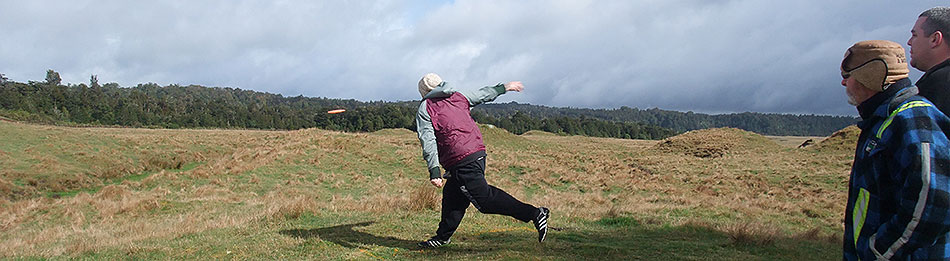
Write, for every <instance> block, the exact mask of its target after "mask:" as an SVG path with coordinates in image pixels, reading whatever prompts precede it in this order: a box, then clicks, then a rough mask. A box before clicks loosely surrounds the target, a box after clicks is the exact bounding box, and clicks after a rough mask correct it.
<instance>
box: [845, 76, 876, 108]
mask: <svg viewBox="0 0 950 261" xmlns="http://www.w3.org/2000/svg"><path fill="white" fill-rule="evenodd" d="M841 85H842V86H844V92H845V94H847V95H848V104H851V105H852V106H858V104H861V103H862V102H864V101H865V100H867V99H868V98H871V96H874V93H873V92H872V91H871V90H868V89H867V88H864V86H862V85H861V83H859V82H858V80H856V79H855V78H854V77H846V78H844V79H841Z"/></svg>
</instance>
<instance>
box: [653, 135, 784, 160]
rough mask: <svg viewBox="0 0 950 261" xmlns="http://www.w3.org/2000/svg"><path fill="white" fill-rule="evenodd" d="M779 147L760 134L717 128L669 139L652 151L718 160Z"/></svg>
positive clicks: (661, 142) (658, 144)
mask: <svg viewBox="0 0 950 261" xmlns="http://www.w3.org/2000/svg"><path fill="white" fill-rule="evenodd" d="M777 146H778V144H776V143H775V142H774V141H772V140H769V139H768V138H766V137H765V136H762V135H759V134H755V133H752V132H748V131H744V130H740V129H735V128H717V129H704V130H695V131H689V132H686V133H683V134H680V135H676V136H673V137H669V138H666V139H664V140H662V141H660V142H659V143H657V144H656V145H655V146H654V147H653V148H652V149H653V150H656V151H661V152H668V153H677V154H685V155H690V156H695V157H700V158H718V157H722V156H724V155H727V154H733V153H739V152H746V151H749V150H753V149H761V148H774V147H777Z"/></svg>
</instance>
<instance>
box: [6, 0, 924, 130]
mask: <svg viewBox="0 0 950 261" xmlns="http://www.w3.org/2000/svg"><path fill="white" fill-rule="evenodd" d="M0 2H2V3H0V6H3V8H0V31H2V32H3V34H4V36H5V37H6V38H7V39H9V40H7V41H4V43H3V44H2V45H0V73H4V74H5V75H7V77H9V78H11V79H13V80H16V81H27V80H42V79H43V78H44V77H45V71H46V69H54V70H57V71H59V72H60V73H61V74H62V75H63V78H64V80H65V81H66V82H71V83H81V82H86V81H88V79H89V75H91V74H96V75H98V76H99V79H100V81H102V82H118V83H119V84H121V85H123V86H132V85H135V84H138V83H146V82H155V83H159V84H163V85H164V84H171V83H178V84H201V85H206V86H222V87H224V86H227V87H235V88H242V89H252V90H257V91H266V92H271V93H280V94H284V95H287V96H296V95H305V96H320V97H332V98H354V99H359V100H409V99H416V98H417V97H416V96H417V95H418V94H417V92H416V91H415V83H416V82H417V81H418V78H419V77H420V76H421V75H422V74H424V73H426V72H430V71H432V72H438V73H440V74H441V75H442V76H443V78H444V79H446V80H447V81H451V82H454V83H456V84H458V85H461V86H463V87H479V86H483V85H489V84H494V83H498V82H503V81H511V80H521V81H524V82H525V85H526V86H527V89H526V90H525V92H523V93H521V94H516V95H506V96H502V98H500V99H499V101H502V102H505V101H512V100H515V101H518V102H528V103H533V104H543V105H549V106H573V107H594V108H613V107H619V106H630V107H639V108H651V107H659V108H662V109H673V110H683V111H685V110H692V111H697V112H709V113H722V112H744V111H757V112H782V113H818V114H848V115H853V114H854V108H853V107H851V106H849V105H847V103H846V102H845V100H846V98H845V95H844V90H843V88H841V87H840V76H839V74H838V71H837V70H838V69H837V67H838V63H839V61H840V59H841V55H842V54H843V52H844V50H845V49H846V48H847V47H848V46H850V45H851V44H853V43H854V42H857V41H860V40H866V39H886V40H892V41H896V42H899V43H902V44H903V43H905V42H906V40H907V38H908V37H909V30H910V28H911V26H912V25H913V22H914V20H915V19H916V16H917V15H918V14H919V13H920V12H921V11H923V10H925V9H927V8H929V7H932V6H936V5H940V3H937V2H936V1H911V2H896V1H887V0H873V1H857V0H851V1H818V0H804V1H783V2H774V1H754V0H741V1H698V0H697V1H690V0H681V1H573V0H572V1H540V0H537V1H500V0H499V1H475V0H460V1H454V2H449V1H401V0H393V1H385V0H381V1H350V2H343V1H329V2H322V1H317V2H314V1H241V2H234V1H160V2H129V1H0ZM911 71H912V75H911V76H912V78H916V77H919V75H920V73H919V72H917V71H915V70H911Z"/></svg>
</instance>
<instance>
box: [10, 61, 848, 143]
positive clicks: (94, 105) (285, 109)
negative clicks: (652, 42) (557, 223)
mask: <svg viewBox="0 0 950 261" xmlns="http://www.w3.org/2000/svg"><path fill="white" fill-rule="evenodd" d="M418 103H419V101H397V102H389V101H369V102H365V101H357V100H352V99H348V100H344V99H330V98H313V97H304V96H296V97H284V96H282V95H279V94H271V93H265V92H257V91H250V90H241V89H235V88H221V87H204V86H199V85H188V86H180V85H175V84H172V85H167V86H160V85H158V84H154V83H146V84H138V85H136V86H134V87H121V86H119V85H118V84H117V83H106V84H101V85H100V84H99V81H98V79H97V76H95V75H92V76H90V79H89V83H88V84H86V83H81V84H68V85H64V84H62V79H61V78H60V76H59V73H57V72H55V71H53V70H49V71H47V76H46V80H45V81H43V82H37V81H29V82H26V83H21V82H16V81H10V80H8V79H7V78H6V77H4V76H3V75H2V74H0V116H4V117H8V118H12V119H15V120H23V121H30V122H39V123H49V124H67V125H82V126H129V127H151V128H239V129H280V130H293V129H301V128H313V127H317V128H323V129H329V130H340V131H348V132H372V131H376V130H380V129H385V128H405V129H409V130H415V120H414V119H415V118H414V116H415V113H416V110H417V108H418ZM332 109H346V110H347V112H345V113H341V114H328V113H326V112H327V111H328V110H332ZM472 117H473V118H474V119H475V120H476V121H477V122H479V123H483V124H491V125H494V126H497V127H499V128H503V129H506V130H508V131H510V132H512V133H515V134H522V133H524V132H527V131H530V130H541V131H547V132H552V133H556V134H564V135H584V136H594V137H613V138H627V139H662V138H666V137H669V136H672V135H675V134H677V133H679V132H683V131H689V130H695V129H704V128H713V127H735V128H740V129H744V130H748V131H753V132H757V133H761V134H766V135H799V136H823V135H829V134H830V133H832V132H834V131H836V130H838V129H841V128H843V127H845V126H847V125H850V124H853V123H854V122H855V121H856V119H855V118H853V117H844V116H818V115H786V114H762V113H739V114H725V115H708V114H701V113H692V112H686V113H683V112H676V111H666V110H659V109H655V108H654V109H647V110H640V109H636V108H629V107H622V108H619V109H578V108H555V107H547V106H538V105H530V104H520V103H514V102H511V103H496V104H484V105H481V106H478V107H475V109H474V110H473V111H472Z"/></svg>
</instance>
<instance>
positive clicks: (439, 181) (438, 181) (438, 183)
mask: <svg viewBox="0 0 950 261" xmlns="http://www.w3.org/2000/svg"><path fill="white" fill-rule="evenodd" d="M443 181H445V180H444V179H430V180H429V182H430V183H432V185H433V186H435V187H437V188H441V187H442V186H444V185H445V184H444V182H443Z"/></svg>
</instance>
